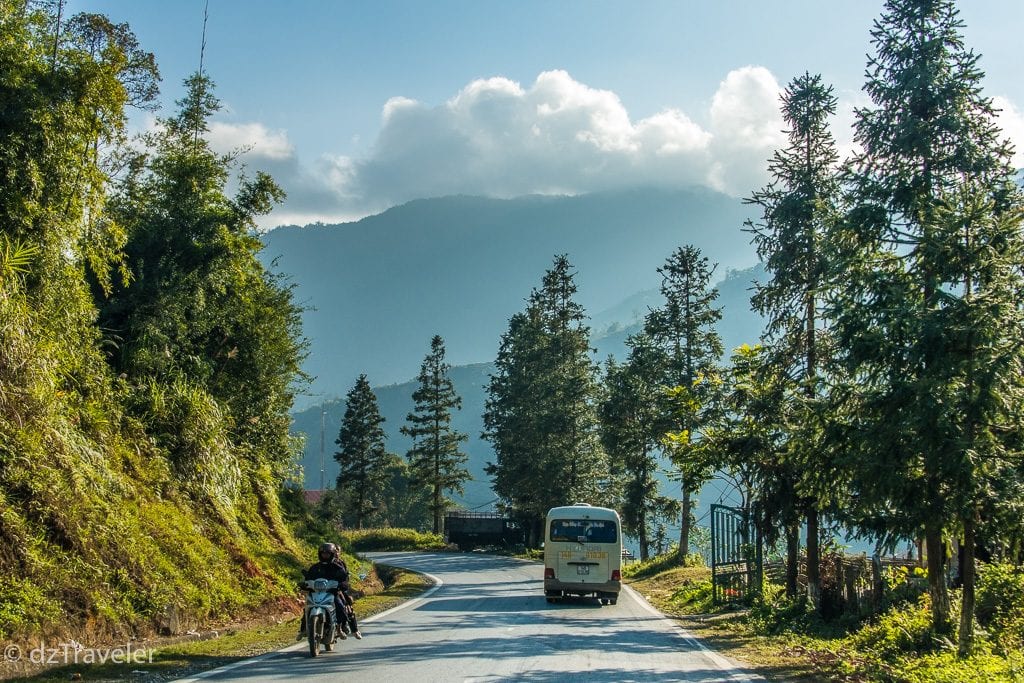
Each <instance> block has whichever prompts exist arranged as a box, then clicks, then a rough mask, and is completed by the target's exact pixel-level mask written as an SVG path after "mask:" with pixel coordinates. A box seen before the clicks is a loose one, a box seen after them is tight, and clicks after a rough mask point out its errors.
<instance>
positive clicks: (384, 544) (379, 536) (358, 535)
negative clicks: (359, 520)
mask: <svg viewBox="0 0 1024 683" xmlns="http://www.w3.org/2000/svg"><path fill="white" fill-rule="evenodd" d="M341 538H342V541H343V542H345V543H347V544H348V545H349V547H351V548H352V550H355V551H356V552H367V551H374V550H378V551H381V550H389V551H402V550H447V549H448V546H447V545H446V544H445V542H444V539H443V538H442V537H441V536H440V535H439V534H424V533H420V532H419V531H416V530H415V529H394V528H381V529H360V530H356V531H344V532H342V534H341Z"/></svg>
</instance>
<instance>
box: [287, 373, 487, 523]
mask: <svg viewBox="0 0 1024 683" xmlns="http://www.w3.org/2000/svg"><path fill="white" fill-rule="evenodd" d="M493 369H494V366H493V365H492V364H490V363H480V364H477V365H466V366H459V367H453V368H452V369H451V373H450V376H451V379H452V383H453V384H454V385H455V391H456V392H458V394H459V396H461V397H462V410H460V411H457V412H455V413H454V414H453V416H452V425H453V427H454V428H455V429H457V430H459V431H460V432H463V433H465V434H467V435H468V436H469V440H468V441H467V442H466V443H465V444H464V446H463V448H464V451H465V452H466V453H467V454H468V455H469V471H470V474H471V475H472V477H473V480H472V481H470V482H468V483H467V484H466V495H465V496H463V497H460V498H459V502H460V503H463V504H465V505H466V506H468V507H477V506H481V505H483V506H486V505H487V504H489V503H490V502H491V501H492V500H493V499H494V493H493V492H492V491H491V483H490V480H489V479H488V478H487V475H485V474H484V469H483V468H484V466H485V465H486V464H487V463H488V462H489V461H491V460H493V459H494V455H493V452H492V451H491V446H490V444H489V443H487V442H486V441H484V440H483V439H481V438H480V434H481V432H483V428H484V424H483V414H484V400H485V398H486V392H485V391H484V387H485V386H486V385H487V382H488V378H489V376H490V374H491V372H493ZM416 387H417V383H416V382H415V381H410V382H405V383H404V384H392V385H389V386H384V387H376V388H374V390H373V393H374V394H375V395H376V396H377V402H378V404H379V406H380V412H381V415H382V416H383V417H384V425H383V427H384V431H385V434H386V435H387V448H388V450H389V451H392V452H394V453H398V454H399V455H401V456H403V457H404V456H405V453H406V451H408V450H409V448H411V447H412V441H411V440H410V439H409V437H407V436H405V435H404V434H402V433H401V432H399V429H401V427H402V425H404V424H405V416H406V415H408V414H409V413H410V412H411V411H412V409H413V401H412V392H413V391H415V390H416ZM349 389H351V387H344V388H342V390H341V391H340V392H339V393H341V394H344V393H346V392H347V391H348V390H349ZM321 407H322V409H323V424H324V432H323V433H324V449H323V453H324V457H323V463H324V467H323V470H324V482H325V483H326V485H327V488H334V484H335V481H336V480H337V478H338V463H337V462H335V461H334V452H335V451H336V450H338V447H337V445H336V444H335V443H334V441H335V439H337V438H338V430H339V429H340V428H341V418H342V417H343V416H344V414H345V400H344V398H341V399H331V400H327V401H324V403H323V404H322V406H321V405H315V406H311V407H309V408H307V409H305V410H302V411H299V412H297V413H295V414H294V416H293V422H292V432H293V433H295V434H303V435H305V437H306V450H305V453H304V454H303V458H302V467H303V470H304V472H305V476H306V488H309V489H319V488H321V484H320V477H321V475H320V472H321V467H320V465H321V460H320V433H321V432H320V424H321Z"/></svg>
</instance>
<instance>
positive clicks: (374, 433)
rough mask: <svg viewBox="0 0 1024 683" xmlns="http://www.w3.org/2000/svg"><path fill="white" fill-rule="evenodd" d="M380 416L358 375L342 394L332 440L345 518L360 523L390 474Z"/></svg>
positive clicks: (390, 458) (367, 386)
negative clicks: (341, 407)
mask: <svg viewBox="0 0 1024 683" xmlns="http://www.w3.org/2000/svg"><path fill="white" fill-rule="evenodd" d="M382 424H384V418H383V416H381V414H380V409H379V408H378V406H377V397H376V395H374V393H373V389H371V388H370V382H369V381H368V380H367V379H366V375H359V379H357V380H356V383H355V386H353V387H352V389H351V390H350V391H349V392H348V394H347V395H346V396H345V415H344V417H342V420H341V429H340V430H339V431H338V438H337V440H336V441H335V442H334V443H336V444H337V445H338V446H339V447H340V449H339V450H338V451H337V452H336V453H335V454H334V459H335V460H337V461H338V464H339V465H340V466H341V469H340V471H339V472H338V483H337V489H338V491H339V492H340V495H341V496H342V509H343V510H344V514H345V518H346V521H348V522H349V523H350V524H353V525H355V527H356V528H357V529H362V528H363V523H364V522H366V521H367V519H368V518H369V517H370V516H371V515H372V514H373V513H374V512H375V511H376V510H377V509H378V508H379V507H380V506H381V504H382V503H383V502H384V500H385V495H386V493H387V491H386V488H387V483H388V481H389V479H390V478H391V476H392V472H391V464H392V461H393V458H394V456H393V454H391V453H388V451H387V449H386V448H385V437H384V429H383V427H381V425H382Z"/></svg>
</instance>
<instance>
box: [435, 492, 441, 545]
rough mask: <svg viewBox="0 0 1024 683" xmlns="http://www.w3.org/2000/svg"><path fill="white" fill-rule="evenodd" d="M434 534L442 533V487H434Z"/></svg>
mask: <svg viewBox="0 0 1024 683" xmlns="http://www.w3.org/2000/svg"><path fill="white" fill-rule="evenodd" d="M434 533H435V534H439V533H441V487H440V486H436V485H435V486H434Z"/></svg>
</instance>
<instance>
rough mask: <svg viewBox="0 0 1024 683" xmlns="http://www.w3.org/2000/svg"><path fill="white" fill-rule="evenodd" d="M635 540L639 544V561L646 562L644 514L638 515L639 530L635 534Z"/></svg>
mask: <svg viewBox="0 0 1024 683" xmlns="http://www.w3.org/2000/svg"><path fill="white" fill-rule="evenodd" d="M637 540H638V541H639V542H640V561H641V562H643V561H646V560H647V558H648V552H647V545H648V541H647V517H646V515H644V514H641V515H640V528H639V530H638V532H637Z"/></svg>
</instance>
